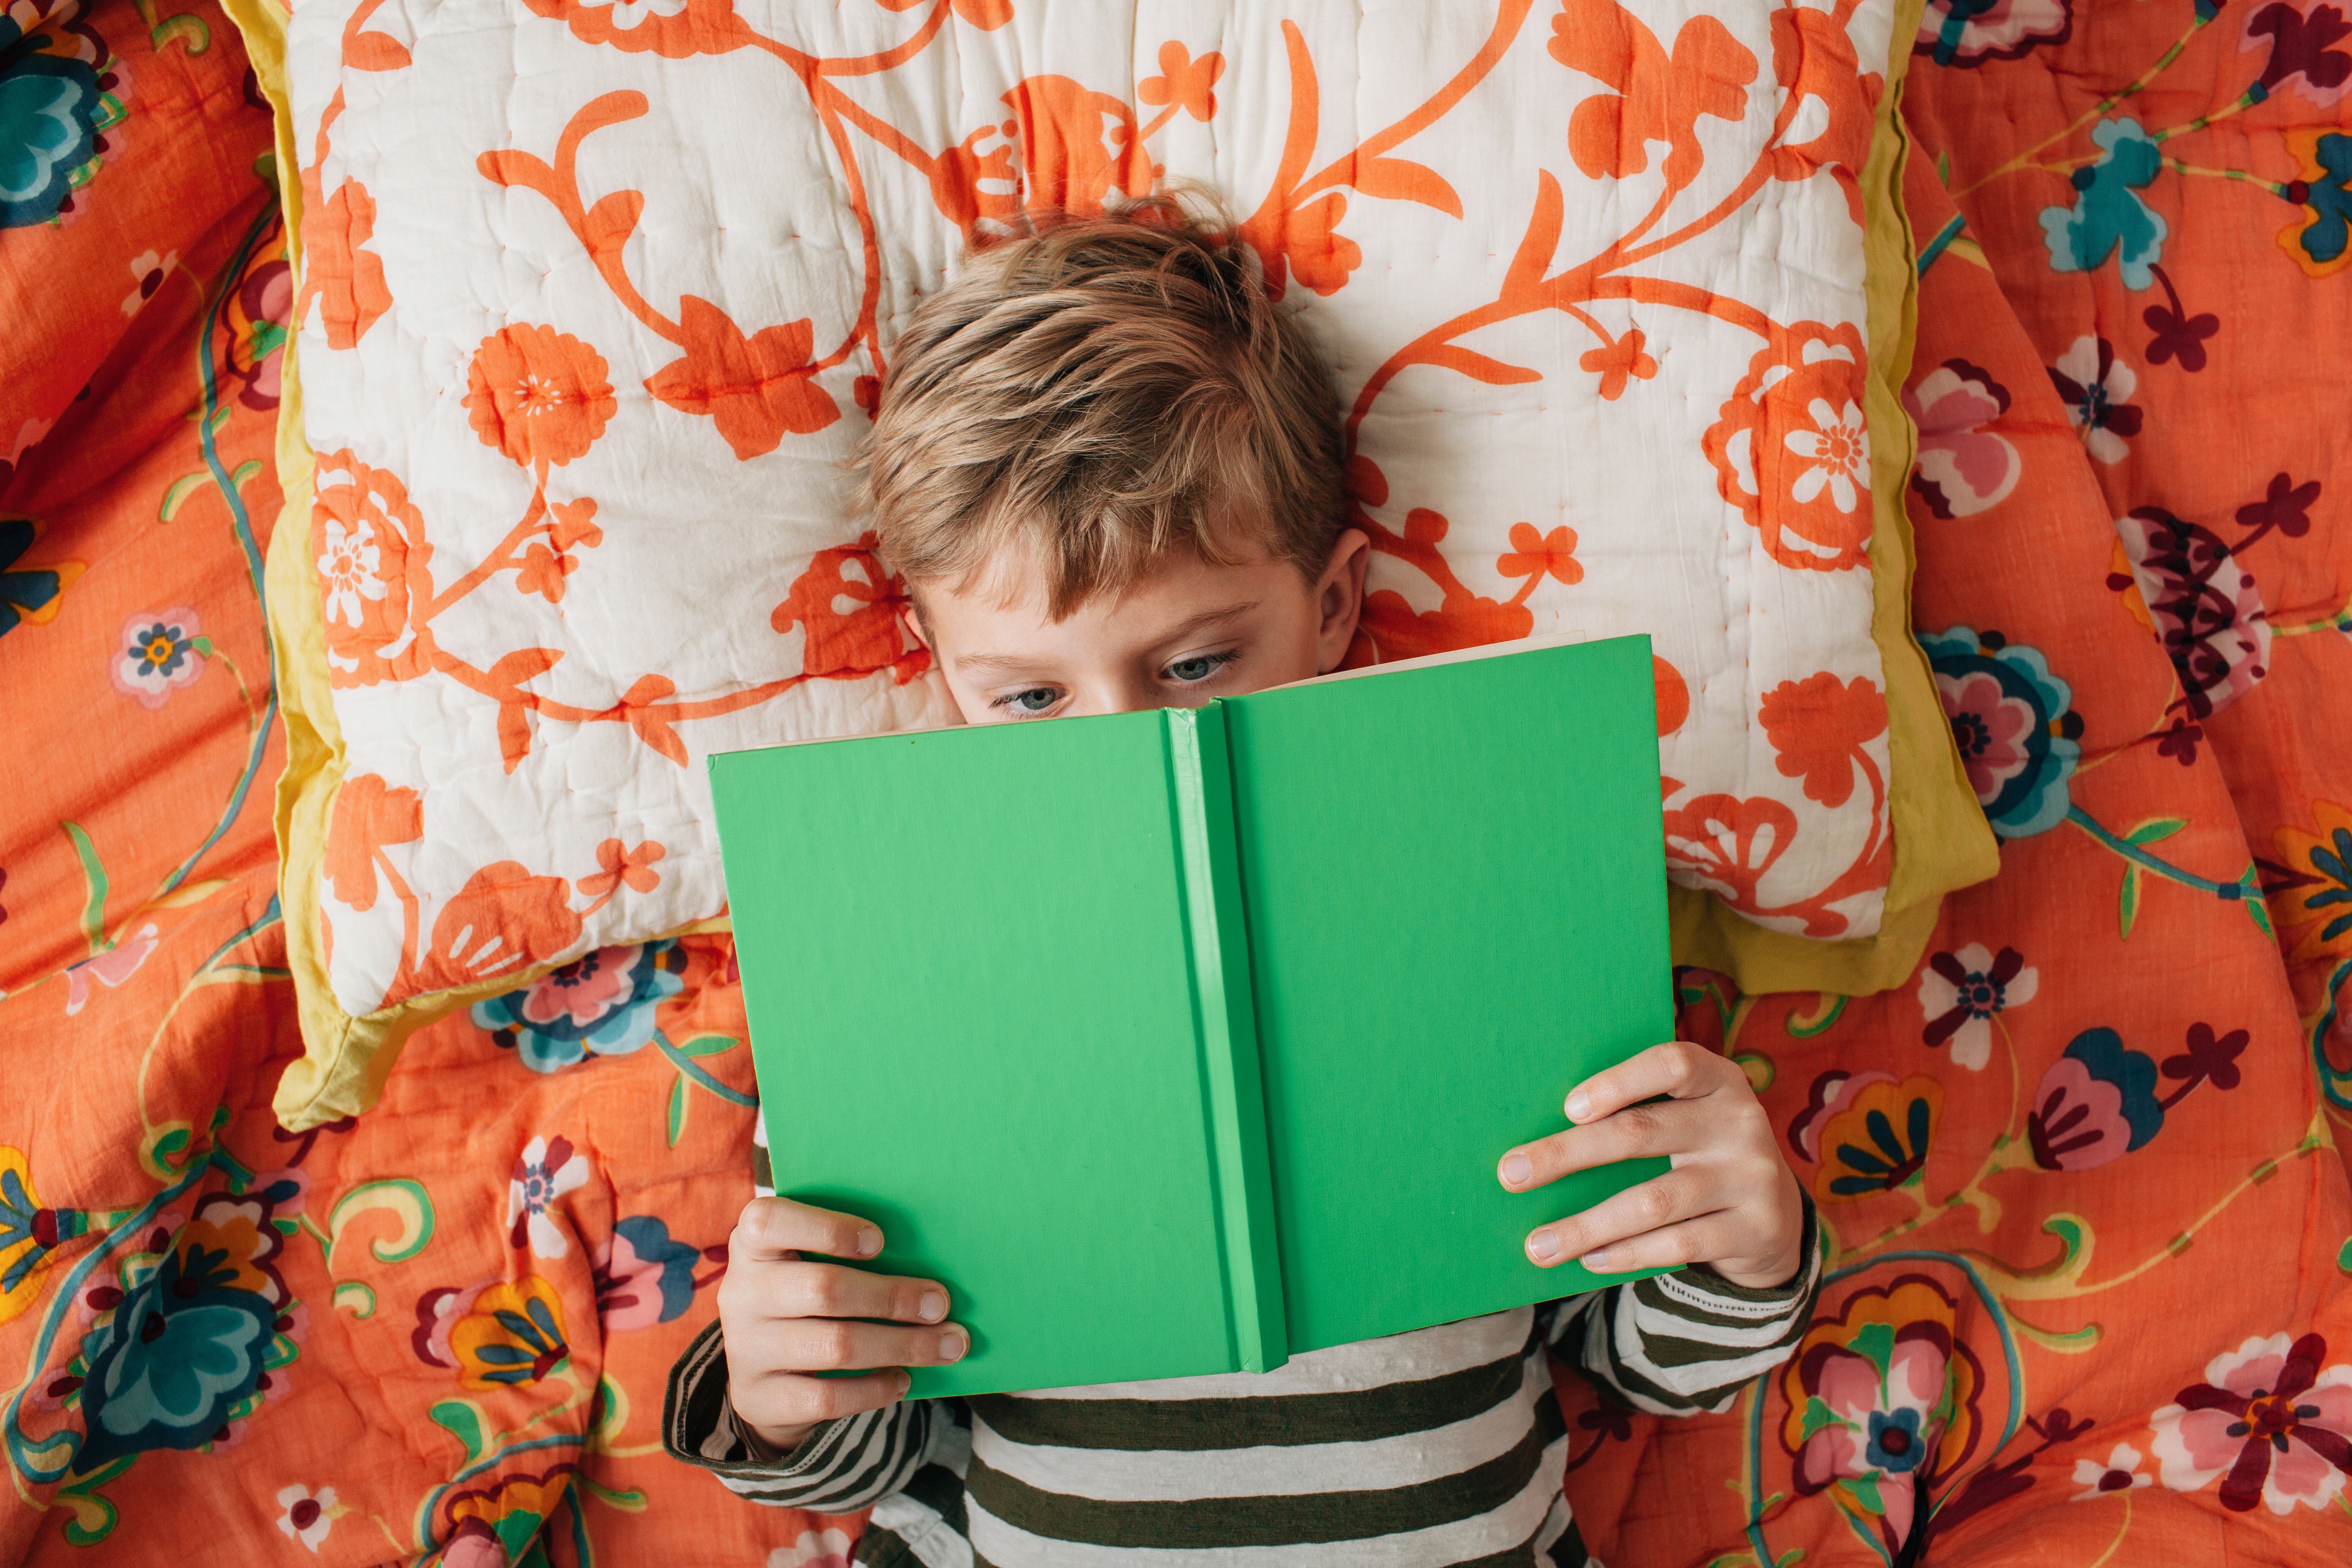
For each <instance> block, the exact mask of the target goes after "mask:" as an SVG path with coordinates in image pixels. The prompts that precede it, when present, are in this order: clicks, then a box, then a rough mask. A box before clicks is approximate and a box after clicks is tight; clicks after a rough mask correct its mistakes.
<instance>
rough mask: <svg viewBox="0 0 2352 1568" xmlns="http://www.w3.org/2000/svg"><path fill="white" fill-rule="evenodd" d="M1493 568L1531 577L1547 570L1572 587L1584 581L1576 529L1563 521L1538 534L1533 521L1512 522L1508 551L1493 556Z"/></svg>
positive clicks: (1506, 572)
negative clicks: (1494, 560) (1577, 546)
mask: <svg viewBox="0 0 2352 1568" xmlns="http://www.w3.org/2000/svg"><path fill="white" fill-rule="evenodd" d="M1495 570H1496V571H1497V572H1500V573H1501V574H1503V575H1504V576H1506V577H1531V578H1541V577H1542V576H1543V575H1544V574H1546V573H1547V572H1548V573H1549V574H1551V575H1552V576H1554V577H1556V578H1558V579H1559V581H1560V582H1562V583H1564V584H1568V585H1569V586H1570V587H1571V588H1572V587H1574V586H1575V585H1576V584H1579V583H1581V582H1583V581H1584V567H1583V565H1582V564H1581V563H1579V562H1578V560H1577V559H1576V530H1574V529H1572V528H1570V527H1568V526H1566V525H1565V524H1562V525H1561V526H1560V527H1559V528H1555V529H1553V530H1552V531H1550V532H1549V533H1538V532H1537V531H1535V525H1534V524H1533V523H1527V522H1515V523H1513V524H1511V552H1510V553H1509V554H1507V555H1503V556H1498V557H1497V558H1496V562H1495ZM1534 585H1535V584H1533V583H1530V584H1528V586H1529V587H1530V588H1532V587H1533V586H1534Z"/></svg>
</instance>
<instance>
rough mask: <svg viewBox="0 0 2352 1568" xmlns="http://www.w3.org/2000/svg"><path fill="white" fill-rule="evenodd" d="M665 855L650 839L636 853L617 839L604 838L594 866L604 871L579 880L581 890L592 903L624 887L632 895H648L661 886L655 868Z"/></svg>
mask: <svg viewBox="0 0 2352 1568" xmlns="http://www.w3.org/2000/svg"><path fill="white" fill-rule="evenodd" d="M668 853H669V851H668V850H667V849H665V848H663V847H661V846H660V845H658V844H656V843H655V842H654V841H653V840H652V839H650V838H648V839H646V841H645V842H644V843H643V844H640V845H638V846H637V847H635V849H631V848H628V847H625V845H623V844H622V842H621V841H620V840H619V839H617V838H607V839H606V840H604V843H602V844H599V845H598V846H596V864H597V865H598V866H599V867H601V868H603V869H601V870H598V871H595V872H593V873H592V874H590V875H588V876H585V877H583V878H581V879H580V890H581V891H582V892H583V893H585V894H587V895H588V896H589V897H590V898H592V899H601V898H603V897H604V895H605V894H606V893H609V892H611V891H612V890H613V889H615V888H618V887H623V886H625V887H627V888H628V889H629V890H630V891H631V892H635V893H650V892H652V891H653V890H654V889H656V888H657V887H659V886H661V873H660V872H659V871H656V870H655V869H654V866H655V865H656V863H657V862H658V861H659V860H660V859H661V858H662V857H663V856H665V855H667V854H668Z"/></svg>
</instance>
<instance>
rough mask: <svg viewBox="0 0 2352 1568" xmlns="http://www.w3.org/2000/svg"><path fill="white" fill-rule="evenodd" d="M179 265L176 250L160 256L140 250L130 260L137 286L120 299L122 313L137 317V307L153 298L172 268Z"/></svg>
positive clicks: (132, 276) (149, 251)
mask: <svg viewBox="0 0 2352 1568" xmlns="http://www.w3.org/2000/svg"><path fill="white" fill-rule="evenodd" d="M179 264H180V253H179V252H178V251H176V250H173V251H167V252H165V253H164V254H163V255H160V256H159V255H157V254H156V253H155V252H154V251H152V250H142V251H141V252H140V253H139V254H138V255H137V256H135V257H133V258H131V278H132V279H133V280H134V281H135V282H136V283H137V285H138V286H137V287H136V288H134V289H131V292H130V293H128V294H125V295H124V296H123V297H122V313H123V314H124V315H126V316H135V315H137V314H138V313H139V307H140V306H142V305H143V304H145V303H146V302H147V301H148V300H152V299H153V298H154V297H155V290H156V289H161V288H162V287H163V279H166V278H169V277H170V276H171V275H172V268H174V267H177V266H178V265H179Z"/></svg>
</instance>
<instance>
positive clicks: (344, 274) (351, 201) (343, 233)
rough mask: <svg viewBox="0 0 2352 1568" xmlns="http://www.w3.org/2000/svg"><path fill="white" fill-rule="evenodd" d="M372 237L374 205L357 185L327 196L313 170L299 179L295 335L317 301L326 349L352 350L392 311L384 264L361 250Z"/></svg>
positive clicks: (349, 184) (353, 182)
mask: <svg viewBox="0 0 2352 1568" xmlns="http://www.w3.org/2000/svg"><path fill="white" fill-rule="evenodd" d="M374 235H375V201H374V198H373V197H371V196H370V195H368V193H367V187H366V186H365V185H362V184H360V183H359V182H358V181H357V180H346V181H344V182H343V183H342V184H340V185H338V186H336V187H335V194H334V195H331V196H330V195H327V194H326V193H325V191H324V190H323V189H321V185H320V174H319V169H318V166H317V165H316V164H313V165H311V167H310V169H308V170H307V171H305V172H304V174H303V175H302V292H301V295H300V297H299V298H298V299H297V300H295V301H294V317H293V323H294V325H295V326H296V327H297V328H298V329H299V327H300V326H301V325H302V322H303V321H304V320H305V319H306V318H307V317H309V315H310V301H311V300H318V301H319V325H320V328H321V329H322V330H323V331H325V332H326V334H327V346H328V347H329V348H331V349H348V348H355V347H357V346H358V344H359V341H360V340H361V339H362V338H363V337H365V336H366V335H367V330H368V329H369V328H370V327H372V326H373V325H375V323H376V320H377V318H378V317H380V316H382V315H383V313H384V312H385V311H386V310H391V309H392V290H391V289H389V288H387V287H385V285H384V280H383V261H382V260H380V259H379V258H377V256H376V254H375V252H373V251H372V250H367V249H363V248H362V247H364V246H365V245H366V244H367V242H368V241H369V240H370V239H371V238H373V237H374Z"/></svg>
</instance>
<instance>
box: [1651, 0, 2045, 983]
mask: <svg viewBox="0 0 2352 1568" xmlns="http://www.w3.org/2000/svg"><path fill="white" fill-rule="evenodd" d="M1925 8H1926V0H1897V4H1896V5H1895V18H1894V26H1895V32H1894V40H1895V41H1894V45H1893V47H1892V49H1891V50H1890V56H1891V58H1889V59H1888V61H1887V69H1886V92H1885V96H1884V97H1883V98H1881V99H1880V100H1879V104H1878V126H1877V131H1876V133H1875V134H1874V136H1873V137H1872V139H1871V146H1870V163H1869V164H1868V166H1867V167H1866V168H1864V171H1863V174H1862V199H1863V207H1864V216H1865V220H1866V221H1865V226H1864V237H1863V255H1864V259H1865V262H1866V270H1865V272H1864V277H1865V278H1866V279H1868V282H1867V284H1866V286H1865V290H1864V293H1865V298H1866V300H1867V301H1868V306H1869V320H1868V322H1867V326H1868V329H1869V333H1870V385H1869V389H1868V394H1867V403H1868V406H1867V407H1866V408H1865V409H1864V414H1865V416H1866V417H1867V418H1868V419H1869V422H1870V444H1871V469H1870V477H1871V494H1872V505H1873V506H1874V508H1875V509H1876V512H1875V524H1876V526H1874V528H1873V529H1872V531H1871V535H1870V572H1871V578H1872V594H1873V604H1874V609H1873V614H1872V617H1871V635H1872V638H1873V640H1874V641H1875V642H1876V643H1877V644H1878V655H1879V658H1880V660H1881V662H1882V663H1883V664H1884V666H1885V681H1886V713H1887V726H1888V728H1887V736H1886V749H1887V753H1888V758H1887V765H1888V771H1889V773H1891V774H1892V775H1893V776H1892V778H1891V779H1890V781H1889V784H1888V796H1889V798H1888V802H1887V811H1888V815H1889V816H1890V817H1891V818H1892V821H1893V824H1894V832H1895V865H1894V868H1893V870H1892V871H1891V872H1890V873H1889V875H1888V879H1887V888H1886V912H1885V917H1884V919H1883V921H1882V922H1881V924H1880V926H1879V931H1878V934H1877V935H1876V936H1870V937H1858V938H1855V939H1853V941H1850V942H1819V941H1815V940H1814V939H1812V938H1811V937H1802V936H1790V935H1788V934H1786V933H1784V932H1780V931H1767V930H1765V929H1764V928H1763V927H1762V926H1759V925H1756V924H1753V923H1752V922H1750V921H1747V920H1744V919H1742V918H1741V917H1740V916H1738V915H1737V914H1735V913H1733V912H1732V911H1731V910H1728V909H1727V908H1726V907H1725V906H1724V905H1723V904H1722V903H1720V902H1719V901H1717V900H1716V899H1715V898H1714V897H1712V896H1711V895H1709V894H1706V893H1701V892H1697V891H1695V890H1693V889H1688V888H1682V887H1674V888H1669V889H1667V890H1666V891H1667V900H1668V908H1669V910H1670V911H1671V913H1672V917H1673V921H1674V952H1675V963H1696V964H1700V965H1702V966H1704V967H1706V968H1708V969H1713V970H1717V971H1720V972H1721V973H1726V974H1728V975H1730V976H1731V977H1732V979H1733V980H1735V981H1736V982H1738V985H1739V988H1740V989H1741V990H1743V991H1747V992H1750V993H1761V992H1768V991H1823V992H1832V993H1835V994H1842V995H1849V996H1855V995H1863V994H1868V993H1870V992H1874V991H1887V990H1892V989H1893V988H1894V987H1895V986H1897V985H1900V984H1903V983H1904V982H1905V981H1906V980H1907V979H1909V978H1910V975H1911V972H1912V971H1913V970H1914V969H1916V968H1917V967H1918V963H1919V955H1920V954H1921V953H1922V952H1925V951H1926V950H1927V939H1928V938H1929V937H1930V936H1932V935H1933V934H1934V933H1935V930H1936V921H1937V916H1938V915H1939V914H1940V913H1941V912H1942V910H1943V902H1944V895H1945V894H1946V893H1948V892H1952V891H1955V890H1956V889H1960V888H1965V887H1969V886H1970V885H1972V884H1974V883H1977V882H1981V881H1983V880H1985V879H1987V878H1989V877H1990V876H1992V875H1993V874H1994V873H1995V872H1997V871H1999V870H2000V845H1999V843H1998V842H1997V841H1996V840H1995V839H1994V837H1993V835H1992V828H1991V826H1990V825H1989V824H1987V823H1986V821H1985V817H1984V812H1983V811H1982V809H1981V808H1979V806H1978V805H1977V797H1976V791H1975V790H1974V789H1973V788H1972V787H1970V785H1969V779H1968V773H1966V771H1965V770H1964V769H1962V767H1961V765H1960V754H1959V750H1958V747H1957V746H1956V745H1955V744H1954V743H1953V741H1952V731H1951V726H1950V724H1948V722H1947V721H1945V718H1944V705H1943V702H1942V700H1941V699H1939V698H1938V697H1937V695H1936V680H1935V676H1934V673H1933V671H1931V670H1930V669H1929V668H1928V666H1927V655H1926V654H1925V653H1924V652H1922V651H1921V649H1920V647H1919V644H1918V640H1917V639H1916V637H1913V636H1912V634H1911V576H1912V572H1913V570H1914V568H1915V567H1916V564H1917V558H1916V553H1915V552H1914V550H1913V547H1912V541H1911V519H1910V515H1909V513H1908V512H1906V510H1904V505H1903V491H1904V488H1905V487H1906V485H1908V484H1909V483H1910V479H1911V464H1912V462H1913V460H1914V459H1915V458H1916V457H1917V456H1918V445H1919V435H1918V431H1917V430H1916V428H1915V427H1914V426H1913V425H1912V423H1911V416H1909V415H1908V414H1906V413H1905V412H1904V409H1903V399H1902V389H1903V384H1904V382H1905V381H1906V380H1907V379H1908V378H1909V376H1910V374H1911V353H1912V347H1913V343H1914V341H1915V339H1916V336H1917V331H1918V324H1919V272H1918V267H1917V262H1916V257H1917V255H1918V249H1917V241H1916V237H1914V236H1913V234H1912V231H1911V215H1910V213H1909V211H1908V210H1907V209H1906V207H1905V206H1904V205H1903V167H1904V164H1905V163H1906V161H1907V160H1908V157H1909V154H1910V151H1911V137H1910V132H1908V130H1907V129H1906V127H1905V125H1904V123H1903V115H1902V112H1901V110H1902V100H1903V82H1904V78H1905V77H1906V75H1907V74H1908V71H1909V67H1910V62H1911V40H1912V39H1913V38H1914V37H1916V36H1917V34H1918V31H1919V17H1920V13H1921V12H1922V11H1923V10H1924V9H1925Z"/></svg>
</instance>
